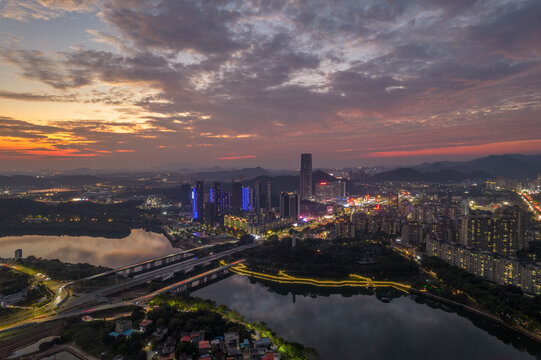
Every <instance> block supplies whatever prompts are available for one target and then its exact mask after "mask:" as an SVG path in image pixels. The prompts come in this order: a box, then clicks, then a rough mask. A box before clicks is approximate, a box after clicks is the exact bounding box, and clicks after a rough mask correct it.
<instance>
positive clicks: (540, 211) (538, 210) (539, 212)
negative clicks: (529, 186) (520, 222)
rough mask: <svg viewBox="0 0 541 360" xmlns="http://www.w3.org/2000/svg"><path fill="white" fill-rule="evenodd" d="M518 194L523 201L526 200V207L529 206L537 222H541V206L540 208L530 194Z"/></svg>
mask: <svg viewBox="0 0 541 360" xmlns="http://www.w3.org/2000/svg"><path fill="white" fill-rule="evenodd" d="M518 194H519V195H520V197H521V198H522V200H524V202H525V203H526V205H528V208H529V209H530V211H531V212H533V213H534V215H535V218H536V219H537V220H541V206H539V204H538V203H537V202H536V201H535V200H534V199H532V197H531V196H530V194H528V193H526V192H519V193H518Z"/></svg>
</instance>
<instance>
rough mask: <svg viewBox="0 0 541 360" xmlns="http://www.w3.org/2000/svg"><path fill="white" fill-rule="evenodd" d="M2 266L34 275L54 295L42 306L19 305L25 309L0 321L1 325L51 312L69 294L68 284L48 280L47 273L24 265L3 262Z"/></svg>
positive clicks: (37, 281)
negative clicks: (41, 272) (38, 271)
mask: <svg viewBox="0 0 541 360" xmlns="http://www.w3.org/2000/svg"><path fill="white" fill-rule="evenodd" d="M0 266H5V267H9V268H10V269H13V270H15V271H20V272H23V273H25V274H28V275H30V276H32V277H34V279H35V282H36V283H43V284H44V285H45V286H47V288H49V290H51V291H52V292H53V294H54V296H53V297H52V299H51V300H50V301H49V302H47V303H46V304H43V305H41V306H35V307H19V308H20V309H24V311H22V312H19V313H17V314H16V317H10V316H8V317H6V318H3V319H2V321H0V327H1V326H5V325H8V324H11V323H18V322H20V321H23V320H28V319H31V318H33V317H35V316H36V315H40V314H46V313H49V312H51V311H52V310H53V309H55V308H56V307H57V306H58V305H59V304H61V303H62V302H63V301H65V300H66V299H67V298H68V296H69V293H68V291H67V290H66V289H65V287H66V286H67V285H68V284H62V283H60V282H57V281H53V280H50V279H49V280H47V279H48V277H47V276H46V275H44V274H40V273H37V272H36V271H33V270H31V269H28V268H25V267H23V266H18V265H11V264H4V263H1V264H0ZM10 307H11V308H17V307H16V306H10Z"/></svg>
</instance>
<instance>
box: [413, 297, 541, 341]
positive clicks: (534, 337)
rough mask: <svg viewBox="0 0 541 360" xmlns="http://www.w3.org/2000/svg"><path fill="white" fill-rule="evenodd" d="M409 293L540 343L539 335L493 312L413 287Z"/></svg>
mask: <svg viewBox="0 0 541 360" xmlns="http://www.w3.org/2000/svg"><path fill="white" fill-rule="evenodd" d="M410 293H412V294H414V295H418V296H423V297H426V298H428V299H431V300H435V301H438V302H440V303H443V304H447V305H452V306H454V307H457V308H459V309H461V310H464V311H467V312H469V313H472V314H475V315H478V316H481V317H483V318H484V319H487V320H490V321H492V322H493V323H495V324H498V325H501V326H504V327H505V328H507V329H509V330H511V331H514V332H516V333H519V334H521V335H524V336H526V337H527V338H529V339H530V340H533V341H535V342H537V343H539V344H541V337H539V336H537V335H535V334H532V333H530V332H528V331H526V330H524V329H522V328H520V327H517V326H514V325H511V324H509V323H507V322H505V321H503V320H502V319H501V318H499V317H498V316H496V315H494V314H491V313H489V312H487V311H485V310H483V309H481V308H475V307H473V306H469V305H465V304H462V303H459V302H457V301H453V300H451V299H447V298H444V297H441V296H437V295H434V294H431V293H429V292H427V291H421V290H418V289H414V288H411V289H410Z"/></svg>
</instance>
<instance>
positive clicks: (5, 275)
mask: <svg viewBox="0 0 541 360" xmlns="http://www.w3.org/2000/svg"><path fill="white" fill-rule="evenodd" d="M31 280H32V278H31V277H30V275H27V274H25V273H22V272H19V271H14V270H11V269H10V268H8V267H4V266H2V267H0V295H11V294H15V293H18V292H19V291H21V290H24V289H26V287H27V286H28V285H30V282H31Z"/></svg>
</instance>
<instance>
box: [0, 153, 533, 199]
mask: <svg viewBox="0 0 541 360" xmlns="http://www.w3.org/2000/svg"><path fill="white" fill-rule="evenodd" d="M78 170H79V171H78V172H77V173H79V172H83V171H84V170H85V169H78ZM134 173H135V172H134ZM148 174H151V173H148ZM538 174H541V155H518V154H507V155H491V156H487V157H483V158H479V159H475V160H470V161H462V162H453V161H439V162H433V163H423V164H419V165H415V166H411V167H406V168H397V169H393V170H390V171H385V172H381V173H378V174H375V175H373V176H368V175H367V176H366V178H365V179H364V180H362V182H363V183H365V182H366V183H377V182H384V181H427V182H448V181H461V180H465V179H473V180H485V179H488V178H495V177H506V178H530V179H533V178H535V177H537V175H538ZM104 176H105V174H102V175H101V176H100V175H97V176H96V175H84V174H80V175H77V174H71V175H56V176H48V177H41V176H39V177H38V176H30V175H13V176H0V186H30V187H34V188H47V187H55V186H60V185H65V186H80V185H86V184H95V183H96V182H98V181H100V179H104ZM111 176H112V174H110V175H108V176H107V177H108V178H109V179H112V177H111ZM115 176H117V177H118V179H117V180H118V182H125V181H126V178H125V176H124V177H122V176H120V175H119V174H117V175H115ZM183 177H184V179H186V180H188V181H192V180H204V181H215V180H216V181H222V182H223V183H224V185H225V184H226V183H230V182H231V180H233V179H234V180H241V179H242V180H243V181H244V182H245V183H247V184H249V185H252V184H254V183H255V181H257V180H259V181H260V183H261V185H262V186H265V184H266V183H267V181H269V180H270V181H272V183H273V190H274V191H278V192H280V191H295V190H298V188H299V176H298V172H297V171H291V170H267V169H264V168H262V167H255V168H244V169H231V168H226V169H224V168H220V167H215V168H210V169H207V170H202V171H199V172H191V173H188V174H184V175H183ZM335 180H336V178H334V177H333V176H331V175H329V174H328V173H326V172H324V171H321V170H315V171H314V172H313V182H314V184H316V183H318V182H321V181H335ZM351 185H353V184H348V187H349V186H351Z"/></svg>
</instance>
